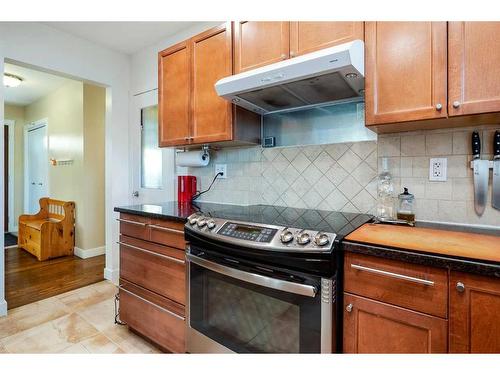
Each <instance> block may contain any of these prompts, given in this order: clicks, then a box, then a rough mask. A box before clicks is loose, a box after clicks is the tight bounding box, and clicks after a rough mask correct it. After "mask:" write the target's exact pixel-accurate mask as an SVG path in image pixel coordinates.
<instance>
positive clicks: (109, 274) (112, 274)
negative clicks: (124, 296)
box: [104, 268, 120, 285]
mask: <svg viewBox="0 0 500 375" xmlns="http://www.w3.org/2000/svg"><path fill="white" fill-rule="evenodd" d="M104 278H105V279H106V280H109V281H111V282H112V283H113V284H115V285H118V280H119V278H120V271H119V270H117V269H116V270H113V269H111V268H105V269H104Z"/></svg>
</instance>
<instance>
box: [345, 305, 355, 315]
mask: <svg viewBox="0 0 500 375" xmlns="http://www.w3.org/2000/svg"><path fill="white" fill-rule="evenodd" d="M352 307H353V306H352V303H350V304H348V305H347V306H346V307H345V311H347V312H348V313H350V312H351V311H352Z"/></svg>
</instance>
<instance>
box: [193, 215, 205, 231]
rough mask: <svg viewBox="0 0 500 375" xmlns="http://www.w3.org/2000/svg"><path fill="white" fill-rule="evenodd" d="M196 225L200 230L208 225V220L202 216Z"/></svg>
mask: <svg viewBox="0 0 500 375" xmlns="http://www.w3.org/2000/svg"><path fill="white" fill-rule="evenodd" d="M196 224H198V228H203V227H204V226H205V225H206V224H207V219H206V218H204V217H203V216H200V217H199V218H198V220H197V221H196Z"/></svg>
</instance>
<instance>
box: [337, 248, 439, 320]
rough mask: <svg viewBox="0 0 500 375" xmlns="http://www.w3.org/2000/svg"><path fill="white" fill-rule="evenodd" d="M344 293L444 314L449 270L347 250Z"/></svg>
mask: <svg viewBox="0 0 500 375" xmlns="http://www.w3.org/2000/svg"><path fill="white" fill-rule="evenodd" d="M344 289H345V291H346V292H350V293H353V294H357V295H360V296H364V297H368V298H372V299H375V300H377V301H381V302H386V303H390V304H393V305H397V306H401V307H406V308H409V309H412V310H416V311H420V312H423V313H427V314H431V315H435V316H439V317H442V318H446V317H447V311H448V272H447V270H445V269H440V268H434V267H426V266H421V265H415V264H410V263H404V262H400V261H395V260H388V259H382V258H377V257H373V256H367V255H360V254H353V253H346V255H345V262H344Z"/></svg>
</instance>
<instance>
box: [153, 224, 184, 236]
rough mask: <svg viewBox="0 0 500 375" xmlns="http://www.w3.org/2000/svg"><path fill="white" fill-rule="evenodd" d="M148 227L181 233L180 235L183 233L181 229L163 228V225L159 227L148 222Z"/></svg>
mask: <svg viewBox="0 0 500 375" xmlns="http://www.w3.org/2000/svg"><path fill="white" fill-rule="evenodd" d="M149 227H150V228H153V229H157V230H162V231H164V232H171V233H175V234H182V235H184V231H183V230H178V229H172V228H165V227H161V226H159V225H154V224H149Z"/></svg>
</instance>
